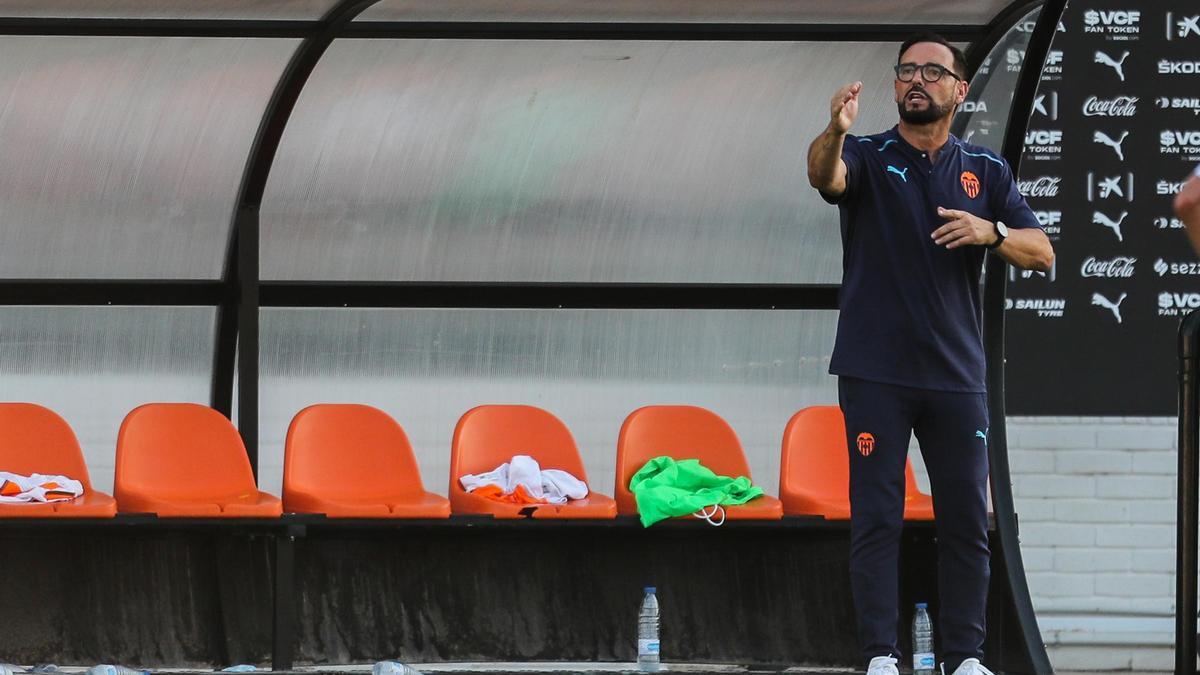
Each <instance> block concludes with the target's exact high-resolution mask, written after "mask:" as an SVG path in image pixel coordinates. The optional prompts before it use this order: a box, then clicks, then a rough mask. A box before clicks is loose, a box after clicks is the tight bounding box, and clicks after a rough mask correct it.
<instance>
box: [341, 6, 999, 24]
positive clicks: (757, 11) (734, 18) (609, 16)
mask: <svg viewBox="0 0 1200 675" xmlns="http://www.w3.org/2000/svg"><path fill="white" fill-rule="evenodd" d="M1009 4H1010V0H961V1H959V2H941V1H939V2H931V1H929V0H925V1H924V2H896V1H895V0H854V1H847V0H742V1H740V2H731V1H729V0H654V1H647V0H609V1H607V2H595V1H589V0H574V1H566V2H564V1H562V0H505V1H501V0H458V1H455V2H446V1H445V0H383V1H382V2H380V3H378V4H376V5H374V6H372V7H371V8H369V9H368V10H367V11H365V12H364V13H363V14H362V15H361V19H362V20H364V21H630V22H633V21H648V22H657V21H670V22H732V23H742V22H745V23H784V22H788V23H829V24H895V23H903V24H973V25H981V24H986V23H988V22H989V21H991V19H992V18H993V17H995V16H996V15H997V14H999V13H1000V12H1002V11H1003V10H1004V8H1005V7H1007V6H1008V5H1009Z"/></svg>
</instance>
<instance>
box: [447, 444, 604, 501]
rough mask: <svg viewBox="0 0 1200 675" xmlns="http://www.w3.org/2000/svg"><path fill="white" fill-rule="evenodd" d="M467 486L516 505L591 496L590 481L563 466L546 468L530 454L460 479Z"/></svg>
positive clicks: (473, 491)
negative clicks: (561, 467) (578, 476)
mask: <svg viewBox="0 0 1200 675" xmlns="http://www.w3.org/2000/svg"><path fill="white" fill-rule="evenodd" d="M458 481H459V482H460V483H462V486H463V489H464V490H466V491H467V492H472V493H474V494H477V495H481V496H484V497H488V498H490V499H495V500H497V501H503V502H512V503H514V504H566V503H567V500H568V499H583V498H584V497H586V496H588V486H587V483H584V482H583V481H581V480H579V479H578V478H576V477H575V476H573V475H572V474H570V473H569V472H566V471H562V470H561V469H546V470H545V471H543V470H542V467H541V466H540V465H538V463H537V460H536V459H534V458H532V457H530V456H529V455H516V456H515V457H513V458H512V459H511V460H509V461H508V462H506V463H504V464H501V465H500V466H498V467H496V468H495V469H493V470H491V471H488V472H487V473H473V474H467V475H465V476H462V477H460V478H459V479H458Z"/></svg>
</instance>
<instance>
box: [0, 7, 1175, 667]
mask: <svg viewBox="0 0 1200 675" xmlns="http://www.w3.org/2000/svg"><path fill="white" fill-rule="evenodd" d="M376 1H377V0H342V1H341V2H339V4H338V5H337V6H335V7H334V8H333V9H332V10H331V11H330V12H329V13H328V14H327V15H326V16H325V17H323V18H322V19H321V20H319V21H315V22H311V21H245V20H125V19H0V35H5V34H7V35H96V36H115V35H124V36H172V37H188V36H194V37H246V38H252V37H265V38H302V39H303V41H302V42H301V43H300V45H299V46H298V47H297V49H296V51H295V53H294V54H293V56H292V58H291V60H290V62H289V63H288V65H287V67H286V68H285V70H284V73H283V74H282V76H281V78H280V80H279V81H278V83H277V85H276V88H275V91H274V93H273V95H272V97H271V100H270V102H269V104H268V105H267V107H266V110H265V111H264V116H263V119H262V121H261V123H260V125H259V129H258V133H257V135H256V137H255V140H254V143H253V145H252V147H251V151H250V153H249V156H248V158H247V163H246V167H245V171H244V173H243V178H242V181H241V185H240V187H239V191H238V197H237V201H236V205H235V208H234V212H233V216H232V227H231V229H230V239H229V242H228V247H227V253H226V259H225V266H224V270H225V271H224V273H223V275H222V279H221V280H220V281H152V280H147V281H110V280H61V279H59V280H14V281H0V305H3V304H9V305H18V304H19V305H24V304H42V305H78V304H123V305H124V304H128V305H208V306H216V307H218V319H217V322H216V326H215V348H214V356H213V380H212V403H213V406H214V407H215V408H216V409H218V410H220V411H221V412H222V413H224V414H226V415H231V414H232V400H233V383H234V373H235V367H236V369H237V373H239V375H240V377H239V379H238V413H239V414H238V421H239V430H240V432H241V434H242V437H243V440H244V442H245V444H246V448H247V453H248V455H249V458H250V461H251V465H252V467H253V468H254V471H255V474H256V475H257V469H258V461H257V455H258V357H259V352H258V321H259V310H260V307H263V306H266V307H488V308H548V309H554V308H608V309H650V308H655V309H764V310H767V309H835V308H836V307H837V290H838V287H837V286H836V285H830V284H636V283H631V284H620V283H544V284H523V283H468V282H463V283H453V282H451V283H407V282H379V283H374V282H283V281H273V282H265V283H263V282H261V281H260V279H259V251H258V247H259V237H258V234H259V220H258V218H259V209H260V207H261V204H262V198H263V193H264V191H265V188H266V183H267V178H268V176H269V174H270V170H271V166H272V163H273V161H274V158H275V154H276V151H277V149H278V147H279V142H280V140H281V138H282V135H283V132H284V129H285V127H286V125H287V122H288V119H289V117H290V115H291V112H292V110H293V109H294V107H295V104H296V102H297V100H298V99H299V96H300V93H301V92H302V90H303V88H304V86H305V84H306V83H307V81H308V78H309V76H310V75H311V74H312V72H313V69H314V68H315V67H316V65H317V63H318V62H319V60H320V58H321V57H322V55H323V54H324V52H325V50H326V49H327V48H328V47H329V45H330V44H331V43H332V42H333V40H334V39H335V38H338V37H347V38H425V39H449V38H458V39H526V40H528V39H537V40H558V39H561V40H568V39H573V40H618V39H625V40H737V41H749V40H777V41H804V40H811V41H864V40H865V41H888V40H897V41H898V40H900V39H902V38H903V37H906V36H907V35H908V34H909V33H910V32H912V31H913V30H915V29H916V28H918V27H917V26H911V25H883V26H881V25H853V26H847V25H827V24H670V23H603V24H601V23H569V22H568V23H543V22H538V23H511V22H496V23H491V22H357V23H354V22H353V19H354V17H356V16H357V15H358V14H359V13H361V12H362V11H363V10H365V9H366V8H367V7H369V6H370V5H372V4H374V3H375V2H376ZM1065 4H1066V2H1065V0H1046V1H1045V2H1044V3H1042V2H1030V1H1029V0H1014V2H1012V3H1011V4H1010V5H1009V6H1008V7H1006V8H1005V10H1004V11H1003V12H1001V13H1000V14H999V15H997V16H996V17H995V18H994V19H993V20H992V21H991V22H990V23H989V24H988V25H986V26H933V27H932V28H933V29H934V30H938V31H939V32H941V33H942V34H943V35H945V36H946V37H947V38H949V39H951V40H956V41H971V42H972V43H973V44H972V45H971V48H970V49H969V52H968V60H969V67H970V71H971V73H974V72H975V71H976V70H977V69H978V66H979V64H980V63H981V62H982V60H983V58H984V57H985V56H986V55H987V53H988V52H989V51H990V50H991V49H992V48H993V47H994V45H995V44H996V42H997V41H998V40H999V39H1000V37H1001V36H1002V35H1003V34H1004V32H1005V31H1006V30H1007V29H1008V27H1010V26H1011V24H1012V23H1013V22H1015V21H1016V20H1017V19H1019V18H1020V17H1021V16H1023V15H1024V14H1025V13H1027V12H1028V11H1030V10H1031V9H1032V8H1034V7H1036V6H1037V5H1043V11H1042V14H1041V16H1040V17H1039V20H1038V23H1037V26H1036V27H1035V29H1034V31H1033V33H1032V35H1031V41H1030V44H1029V46H1028V48H1027V58H1026V60H1025V63H1024V65H1023V66H1022V72H1021V76H1020V80H1019V82H1020V84H1019V86H1018V89H1017V91H1016V92H1015V94H1014V99H1013V107H1012V110H1011V112H1010V117H1009V125H1008V127H1007V130H1006V135H1005V143H1004V153H1003V154H1004V156H1005V158H1006V159H1007V160H1008V161H1009V164H1010V165H1011V166H1012V167H1013V171H1014V174H1015V173H1016V171H1017V168H1018V166H1019V163H1020V155H1021V150H1022V139H1023V131H1024V129H1023V125H1022V126H1021V128H1017V125H1015V124H1014V123H1013V122H1014V121H1015V122H1018V123H1023V122H1024V121H1025V120H1027V119H1028V117H1029V115H1030V111H1031V108H1032V103H1033V97H1034V94H1035V92H1036V89H1037V84H1038V79H1039V74H1040V70H1041V65H1042V63H1043V62H1044V59H1045V57H1046V54H1047V52H1048V50H1049V46H1050V42H1051V39H1052V37H1053V34H1054V30H1055V28H1056V26H1057V22H1058V20H1059V17H1060V16H1061V14H1062V11H1063V9H1064V7H1065ZM1004 280H1005V274H1004V263H1003V261H1001V260H999V259H998V258H996V257H994V256H990V257H989V260H988V264H987V281H986V284H985V291H984V308H985V310H984V311H985V325H984V332H985V335H984V341H985V347H986V350H987V354H988V388H989V410H990V414H991V419H992V420H993V421H992V427H991V440H990V449H991V460H990V461H991V467H990V469H991V480H992V493H993V503H994V508H995V512H996V529H997V533H998V537H999V542H1000V548H1001V554H1002V555H1003V567H1004V569H1005V572H1006V575H1007V582H1008V584H1007V588H1008V589H1009V592H1010V593H1011V600H1012V601H1013V602H1014V604H1015V607H1016V609H1017V613H1018V616H1019V619H1020V620H1019V623H1020V625H1021V630H1022V636H1023V639H1024V643H1025V649H1026V652H1027V654H1028V656H1029V662H1030V663H1031V664H1032V667H1033V669H1034V671H1035V672H1038V673H1043V672H1052V670H1051V668H1050V664H1049V660H1048V658H1047V657H1046V653H1045V648H1044V645H1043V644H1042V642H1041V637H1040V633H1039V632H1038V627H1037V620H1036V617H1035V616H1034V614H1033V609H1032V603H1031V602H1030V598H1029V592H1028V587H1027V584H1026V580H1025V574H1024V567H1023V564H1022V561H1021V555H1020V548H1019V543H1018V539H1017V522H1016V516H1015V512H1014V505H1013V499H1012V490H1011V482H1010V474H1009V469H1008V458H1007V440H1006V434H1005V427H1004V378H1003V358H1004V332H1003V331H1004V312H1003V306H1004ZM235 354H236V357H235ZM1193 436H1194V434H1193ZM1181 448H1182V445H1181ZM1181 462H1182V459H1181ZM1194 466H1195V463H1193V464H1192V467H1193V468H1194ZM1181 477H1182V472H1181ZM1193 506H1194V503H1193ZM283 522H285V523H286V526H287V527H288V528H289V529H288V531H287V536H285V537H281V538H280V544H279V547H280V548H279V549H278V550H277V552H278V555H279V558H278V559H279V560H280V561H281V562H283V563H287V562H288V561H290V560H291V557H290V556H291V552H290V549H289V547H288V542H294V539H295V537H296V536H302V534H303V525H302V524H301V523H293V522H291V521H283ZM1194 522H1195V519H1194V518H1193V520H1192V523H1193V524H1194ZM773 526H776V527H777V526H778V525H773ZM294 528H298V529H294ZM1194 540H1195V539H1194V536H1193V539H1192V541H1193V542H1194ZM1193 548H1194V547H1193ZM285 566H286V567H288V568H289V570H287V574H289V575H290V573H291V572H290V565H285ZM1194 576H1195V575H1194V574H1193V575H1192V577H1193V583H1194ZM290 581H291V580H290V578H289V577H287V576H284V575H280V576H279V577H278V578H277V579H276V584H277V589H276V590H277V592H282V591H283V590H284V588H286V587H287V586H288V584H289V583H290ZM1194 595H1195V593H1194V588H1193V593H1192V596H1193V598H1192V601H1193V605H1194V601H1195V598H1194ZM278 597H280V596H279V595H278V594H277V598H278ZM1181 607H1182V605H1181ZM1192 614H1193V615H1194V614H1195V612H1194V608H1193V611H1192ZM292 626H294V616H279V615H277V616H276V629H277V637H276V644H275V647H276V650H277V651H276V657H277V660H276V663H277V664H279V665H280V666H282V665H285V664H290V647H287V646H286V645H283V644H281V643H280V642H279V640H280V639H283V638H281V637H280V636H286V635H288V634H289V633H290V632H291V631H290V628H291V627H292ZM1193 627H1194V626H1193ZM1193 638H1194V636H1193ZM1193 652H1194V639H1193ZM1193 660H1194V659H1193Z"/></svg>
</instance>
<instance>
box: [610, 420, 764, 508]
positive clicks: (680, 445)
mask: <svg viewBox="0 0 1200 675" xmlns="http://www.w3.org/2000/svg"><path fill="white" fill-rule="evenodd" d="M664 455H665V456H668V457H672V458H674V459H677V460H679V459H698V460H700V463H701V464H703V465H704V466H706V467H708V468H709V469H712V471H713V472H714V473H716V474H717V475H720V476H731V477H737V476H746V477H747V478H751V479H753V476H751V475H750V464H749V463H748V462H747V461H746V454H745V452H743V451H742V444H741V442H740V441H738V437H737V434H736V433H734V431H733V428H732V427H730V426H729V424H728V423H727V422H726V421H725V420H723V419H721V417H720V416H719V415H717V414H716V413H714V412H712V411H711V410H707V409H705V408H700V407H697V406H687V405H655V406H647V407H645V408H639V409H637V410H635V411H633V412H632V413H630V415H629V417H626V418H625V423H624V424H622V425H621V434H620V436H619V437H618V439H617V478H616V489H615V492H616V499H617V508H618V509H619V510H620V511H621V513H636V512H637V503H636V500H635V499H634V497H633V493H631V492H630V491H629V479H630V478H633V474H635V473H637V471H638V469H641V468H642V466H643V465H645V463H646V462H647V461H649V460H651V459H653V458H654V457H660V456H664Z"/></svg>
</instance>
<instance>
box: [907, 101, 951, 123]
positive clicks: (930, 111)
mask: <svg viewBox="0 0 1200 675" xmlns="http://www.w3.org/2000/svg"><path fill="white" fill-rule="evenodd" d="M907 99H908V94H905V95H904V100H901V101H900V102H899V103H897V104H896V110H897V111H898V112H899V113H900V119H902V120H904V121H905V122H908V123H909V124H917V125H925V124H933V123H934V122H939V121H941V120H942V119H944V118H946V117H949V116H950V113H952V112H954V106H953V104H947V105H944V106H941V105H938V104H937V102H936V101H934V100H933V98H931V97H928V96H927V97H926V99H925V100H926V101H928V102H929V104H928V105H926V106H925V108H924V109H923V110H922V109H918V110H908V109H906V108H905V107H904V104H905V102H906V100H907Z"/></svg>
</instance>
